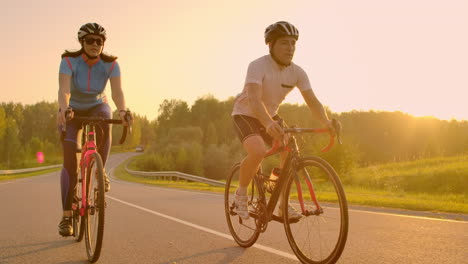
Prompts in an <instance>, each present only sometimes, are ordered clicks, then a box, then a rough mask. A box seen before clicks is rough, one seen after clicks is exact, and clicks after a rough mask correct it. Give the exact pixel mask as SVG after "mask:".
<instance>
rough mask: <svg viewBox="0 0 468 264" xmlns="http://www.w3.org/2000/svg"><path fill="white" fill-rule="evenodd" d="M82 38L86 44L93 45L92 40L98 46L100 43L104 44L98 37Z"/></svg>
mask: <svg viewBox="0 0 468 264" xmlns="http://www.w3.org/2000/svg"><path fill="white" fill-rule="evenodd" d="M84 40H85V42H86V44H88V45H93V43H94V42H96V44H97V45H98V46H101V45H102V44H104V40H102V39H100V38H85V39H84Z"/></svg>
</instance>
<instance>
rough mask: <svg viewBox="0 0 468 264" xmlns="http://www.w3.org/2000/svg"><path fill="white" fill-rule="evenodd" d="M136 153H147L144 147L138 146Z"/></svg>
mask: <svg viewBox="0 0 468 264" xmlns="http://www.w3.org/2000/svg"><path fill="white" fill-rule="evenodd" d="M135 151H136V152H143V151H145V148H144V147H143V146H138V147H136V148H135Z"/></svg>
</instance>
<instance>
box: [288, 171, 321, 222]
mask: <svg viewBox="0 0 468 264" xmlns="http://www.w3.org/2000/svg"><path fill="white" fill-rule="evenodd" d="M302 171H303V172H304V180H305V182H306V184H307V187H308V188H309V193H310V198H311V199H312V201H313V202H314V204H315V207H316V209H315V210H314V211H309V210H307V209H306V208H305V205H304V197H303V196H302V186H301V182H300V180H299V176H298V175H297V174H295V175H294V182H295V184H296V187H297V196H298V199H299V204H300V206H301V211H302V214H303V215H305V216H310V215H320V214H321V213H323V209H322V207H321V206H320V204H319V203H318V200H317V196H316V195H315V191H314V185H313V184H312V180H311V179H310V176H309V173H308V172H307V170H306V169H302Z"/></svg>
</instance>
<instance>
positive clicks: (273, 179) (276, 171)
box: [267, 168, 281, 193]
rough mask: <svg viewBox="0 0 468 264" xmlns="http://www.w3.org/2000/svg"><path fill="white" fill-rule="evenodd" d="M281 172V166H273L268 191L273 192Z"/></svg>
mask: <svg viewBox="0 0 468 264" xmlns="http://www.w3.org/2000/svg"><path fill="white" fill-rule="evenodd" d="M280 173H281V169H280V168H273V169H272V170H271V173H270V178H269V179H268V184H267V191H268V192H270V193H272V192H273V190H274V189H275V185H276V181H277V180H278V177H279V175H280Z"/></svg>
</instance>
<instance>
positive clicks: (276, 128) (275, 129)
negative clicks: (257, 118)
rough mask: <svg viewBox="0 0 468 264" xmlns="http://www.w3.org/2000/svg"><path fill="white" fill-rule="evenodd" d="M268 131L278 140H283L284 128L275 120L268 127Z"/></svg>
mask: <svg viewBox="0 0 468 264" xmlns="http://www.w3.org/2000/svg"><path fill="white" fill-rule="evenodd" d="M266 132H267V133H268V134H269V135H270V136H272V137H273V138H274V139H276V140H281V139H282V138H283V135H284V131H283V128H282V127H281V126H280V125H279V124H278V122H275V121H272V122H271V123H270V124H269V125H268V126H267V127H266Z"/></svg>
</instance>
